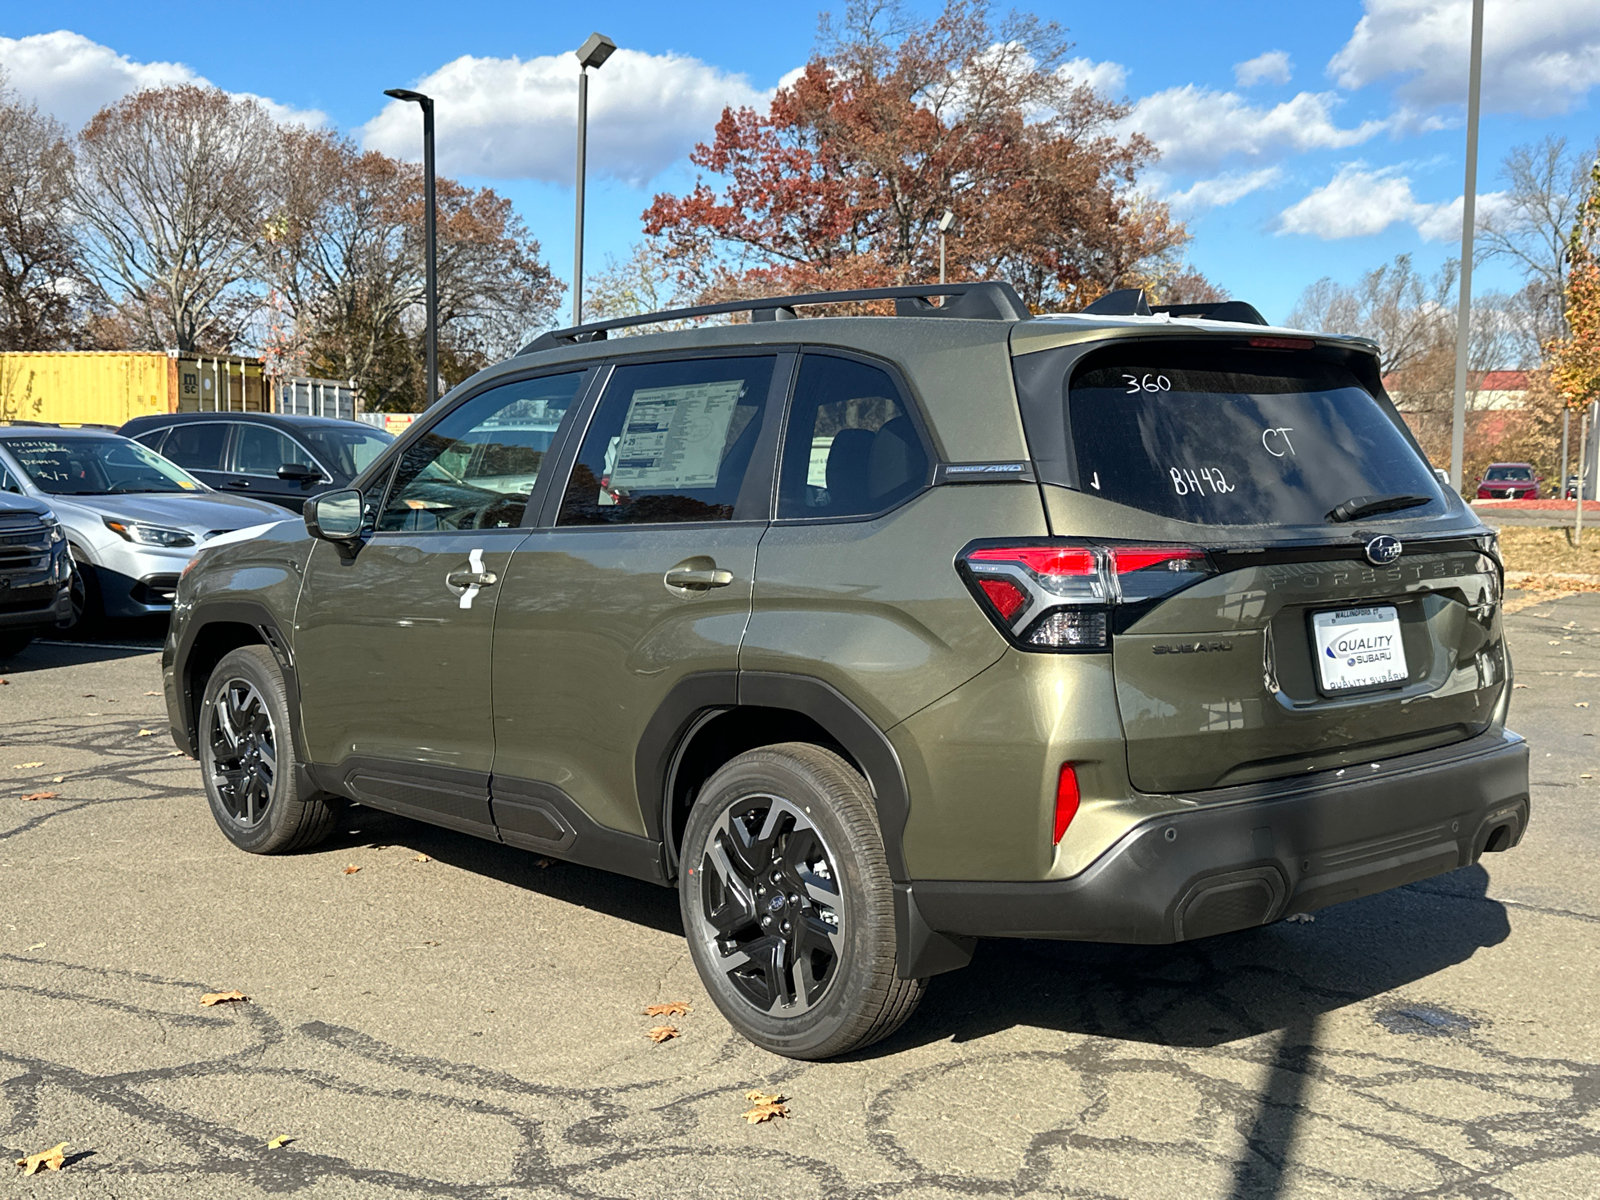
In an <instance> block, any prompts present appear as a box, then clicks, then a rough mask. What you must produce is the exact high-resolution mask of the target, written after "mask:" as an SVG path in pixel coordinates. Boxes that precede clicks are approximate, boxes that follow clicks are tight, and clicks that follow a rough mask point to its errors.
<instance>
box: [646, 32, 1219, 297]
mask: <svg viewBox="0 0 1600 1200" xmlns="http://www.w3.org/2000/svg"><path fill="white" fill-rule="evenodd" d="M1066 50H1067V43H1066V42H1065V40H1064V39H1063V38H1062V36H1061V32H1060V30H1059V29H1058V28H1057V27H1056V26H1055V25H1053V24H1048V23H1043V22H1040V21H1039V20H1038V19H1037V18H1034V17H1031V16H1015V15H1013V16H1011V17H1008V18H1006V19H1004V20H1002V21H999V22H998V23H997V22H996V21H995V20H993V19H992V17H991V7H990V5H989V4H987V3H986V2H984V0H948V2H947V4H946V7H945V9H944V11H943V12H942V13H941V14H940V15H939V16H938V17H937V18H935V19H933V20H931V21H922V20H917V19H913V18H911V17H908V16H907V15H906V14H905V13H904V12H903V11H902V10H901V9H900V8H899V7H898V6H896V5H894V4H892V3H868V2H862V0H858V2H857V3H854V4H852V5H851V6H850V7H849V9H848V11H847V14H846V17H845V19H844V22H843V23H842V25H841V26H839V27H837V28H836V27H833V26H831V25H829V24H828V23H827V22H824V25H823V30H822V36H821V38H820V40H819V47H818V51H817V53H816V55H815V56H814V57H813V58H812V60H811V61H810V62H809V63H808V64H807V66H806V68H805V70H804V72H803V74H801V76H800V77H799V78H798V79H796V80H795V81H794V82H793V83H792V84H790V85H789V86H788V87H785V88H781V89H780V90H779V91H778V93H777V95H776V96H775V97H774V98H773V100H772V103H771V106H770V108H769V110H768V111H767V112H765V113H758V112H756V111H754V110H751V109H738V110H735V109H728V110H725V111H724V112H723V115H722V118H721V120H720V121H719V122H718V123H717V127H716V130H715V135H714V137H713V139H712V140H711V141H710V142H709V143H703V144H701V145H699V146H697V147H696V148H695V150H694V152H693V154H692V155H691V160H692V161H693V162H694V164H695V165H696V166H698V167H700V168H701V169H702V170H703V171H704V172H706V174H707V175H709V176H711V177H712V179H713V181H714V182H707V181H706V179H705V177H702V178H701V179H700V180H699V181H697V182H696V184H695V186H694V188H693V189H692V190H691V191H690V192H689V193H688V194H687V195H682V196H674V195H660V196H657V197H656V198H655V201H654V203H653V204H652V205H651V206H650V208H649V209H648V210H647V211H646V212H645V214H644V220H645V231H646V233H647V234H649V235H651V236H652V237H654V238H655V239H657V240H658V241H659V242H660V243H662V244H663V245H664V248H665V253H666V254H667V255H668V256H669V257H670V258H672V259H674V260H676V261H678V262H679V263H682V264H688V265H689V270H691V271H692V272H694V273H697V274H698V275H699V280H698V282H700V283H701V284H702V285H704V284H711V285H712V286H713V287H716V286H717V285H718V284H720V286H721V288H722V289H723V290H737V291H754V290H761V289H766V290H779V289H781V290H791V289H792V290H806V289H810V288H813V287H837V286H874V285H888V284H898V283H907V282H927V281H929V280H936V279H937V278H938V222H939V219H940V217H941V216H942V215H943V214H944V212H945V211H946V209H948V210H950V211H951V212H952V213H954V214H955V218H956V223H955V226H954V228H953V230H952V231H951V234H950V236H949V239H948V258H949V270H950V277H951V278H952V279H973V278H977V279H982V278H1004V279H1009V280H1011V281H1012V282H1013V283H1015V284H1016V285H1017V287H1018V289H1019V290H1020V291H1021V292H1022V294H1023V296H1024V298H1025V299H1027V300H1028V302H1029V303H1031V304H1033V305H1035V306H1046V307H1053V306H1063V305H1065V306H1070V307H1078V306H1080V305H1081V304H1083V303H1085V302H1087V301H1089V300H1092V299H1094V298H1095V297H1096V296H1097V295H1099V294H1101V293H1103V292H1104V291H1106V290H1108V289H1111V288H1114V287H1120V286H1128V285H1133V284H1156V285H1159V284H1160V283H1161V282H1162V281H1163V280H1167V279H1175V278H1176V277H1177V276H1178V275H1179V274H1180V273H1181V269H1180V267H1179V264H1178V261H1177V260H1178V254H1179V252H1180V251H1181V249H1182V247H1183V246H1184V244H1185V243H1186V241H1187V240H1188V236H1187V234H1186V233H1185V231H1184V229H1183V227H1182V226H1181V225H1180V224H1177V223H1175V222H1174V221H1173V220H1172V218H1171V215H1170V213H1169V212H1168V211H1167V208H1166V206H1165V205H1163V204H1161V203H1159V202H1157V201H1154V200H1150V199H1148V198H1141V197H1140V196H1139V195H1137V194H1136V193H1135V192H1134V190H1133V184H1134V182H1135V179H1136V177H1137V175H1138V172H1139V171H1140V169H1141V168H1143V167H1144V166H1146V165H1147V164H1149V163H1150V162H1151V161H1153V160H1154V158H1155V156H1156V154H1155V149H1154V147H1153V146H1152V145H1151V144H1150V143H1149V142H1148V141H1147V140H1145V139H1144V138H1143V137H1140V136H1138V135H1134V136H1131V137H1128V138H1119V137H1117V136H1116V135H1115V133H1114V125H1115V123H1116V122H1117V121H1118V119H1119V118H1121V117H1123V116H1124V115H1125V114H1126V111H1127V110H1126V108H1125V107H1123V106H1121V105H1118V104H1115V103H1113V102H1111V101H1108V100H1106V99H1105V98H1103V97H1101V96H1100V95H1099V94H1098V93H1096V92H1095V91H1094V90H1093V89H1092V88H1090V87H1088V86H1086V85H1084V84H1082V83H1079V82H1077V81H1075V80H1073V79H1071V78H1070V77H1068V76H1067V75H1066V74H1065V73H1064V71H1063V67H1062V64H1063V62H1064V59H1065V53H1066ZM1201 284H1203V281H1196V280H1194V279H1193V278H1192V276H1191V277H1190V278H1189V279H1188V280H1187V282H1186V286H1188V287H1189V288H1190V289H1191V290H1194V289H1195V288H1196V287H1197V286H1199V285H1201Z"/></svg>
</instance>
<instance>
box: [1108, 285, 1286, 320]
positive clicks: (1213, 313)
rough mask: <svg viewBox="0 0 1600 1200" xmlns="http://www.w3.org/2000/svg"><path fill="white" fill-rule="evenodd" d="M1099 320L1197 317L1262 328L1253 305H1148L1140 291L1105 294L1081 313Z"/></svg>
mask: <svg viewBox="0 0 1600 1200" xmlns="http://www.w3.org/2000/svg"><path fill="white" fill-rule="evenodd" d="M1083 311H1084V312H1086V313H1089V314H1091V315H1094V316H1101V317H1153V316H1155V315H1156V314H1157V313H1166V314H1167V315H1168V316H1170V317H1199V318H1201V319H1203V320H1206V321H1234V322H1236V323H1238V324H1240V325H1265V324H1267V319H1266V318H1265V317H1263V316H1262V315H1261V314H1260V313H1259V312H1257V311H1256V306H1255V305H1253V304H1246V303H1245V302H1244V301H1243V300H1213V301H1210V302H1209V303H1206V304H1151V303H1150V302H1149V300H1148V299H1147V298H1146V296H1145V293H1144V289H1143V288H1118V289H1117V290H1116V291H1114V292H1107V293H1106V294H1105V295H1104V296H1101V297H1100V299H1098V300H1096V301H1095V302H1094V303H1093V304H1091V305H1089V307H1087V308H1085V309H1084V310H1083Z"/></svg>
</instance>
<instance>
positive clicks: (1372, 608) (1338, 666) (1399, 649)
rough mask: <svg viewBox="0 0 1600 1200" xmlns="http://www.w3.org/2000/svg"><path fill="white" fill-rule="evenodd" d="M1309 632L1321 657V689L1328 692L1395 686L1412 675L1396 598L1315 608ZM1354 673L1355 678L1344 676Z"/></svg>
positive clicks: (1349, 693) (1314, 651) (1336, 694)
mask: <svg viewBox="0 0 1600 1200" xmlns="http://www.w3.org/2000/svg"><path fill="white" fill-rule="evenodd" d="M1310 633H1311V649H1312V657H1314V658H1315V659H1316V661H1317V690H1318V691H1319V692H1321V693H1322V695H1324V696H1327V697H1330V698H1332V697H1341V696H1359V695H1365V694H1368V693H1372V692H1385V691H1393V690H1394V689H1395V688H1399V687H1404V686H1405V685H1406V683H1407V682H1408V681H1409V679H1410V665H1409V664H1408V663H1407V662H1406V649H1405V640H1404V638H1403V636H1402V633H1401V626H1400V610H1399V609H1398V608H1397V607H1396V606H1395V605H1393V604H1366V605H1360V606H1354V607H1349V608H1329V609H1322V610H1320V611H1317V612H1313V613H1312V614H1311V619H1310ZM1379 639H1386V640H1382V641H1379ZM1335 651H1337V653H1335ZM1373 676H1377V677H1376V678H1374V677H1373ZM1352 678H1354V679H1355V680H1356V682H1349V683H1346V682H1342V681H1343V680H1348V679H1352Z"/></svg>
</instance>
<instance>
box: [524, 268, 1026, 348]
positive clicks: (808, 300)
mask: <svg viewBox="0 0 1600 1200" xmlns="http://www.w3.org/2000/svg"><path fill="white" fill-rule="evenodd" d="M933 296H948V297H950V299H948V300H947V301H946V302H945V303H944V304H942V305H938V306H935V305H933V304H932V303H930V302H929V298H930V297H933ZM856 300H893V301H894V302H895V304H894V315H895V316H897V317H956V318H966V319H967V320H972V321H1026V320H1027V319H1028V318H1030V317H1031V316H1033V314H1032V313H1031V312H1029V311H1028V306H1027V305H1026V304H1025V303H1023V300H1022V297H1021V296H1019V295H1017V292H1016V289H1015V288H1013V287H1012V286H1011V285H1010V284H1009V283H1003V282H988V283H931V284H926V285H924V286H921V287H887V288H861V289H858V290H856V291H850V292H807V293H805V294H804V295H798V296H767V297H763V298H761V299H758V300H730V301H728V302H726V303H724V304H698V305H695V306H694V307H692V308H669V309H666V310H664V311H662V312H653V313H640V314H638V315H637V316H631V317H614V318H612V319H611V320H609V321H591V322H589V323H588V324H585V325H574V326H572V327H571V328H569V329H552V330H551V331H550V332H548V333H541V334H540V335H539V336H538V337H536V338H534V339H533V341H531V342H529V343H528V344H527V345H526V346H524V347H523V348H522V349H521V350H519V351H517V353H518V354H537V353H538V352H539V351H541V350H554V349H555V348H556V347H558V346H580V345H583V344H585V343H587V342H600V341H604V340H605V338H606V334H607V333H608V332H609V331H610V330H613V329H626V328H629V327H631V326H634V325H660V324H662V323H664V322H666V321H683V320H688V319H690V318H693V317H714V316H718V315H720V314H722V313H736V312H747V313H749V314H750V319H751V320H752V321H789V320H793V319H794V318H795V317H796V316H797V315H798V314H797V313H796V312H795V309H796V308H800V307H804V306H806V305H812V304H843V303H846V302H848V301H856Z"/></svg>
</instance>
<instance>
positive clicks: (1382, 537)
mask: <svg viewBox="0 0 1600 1200" xmlns="http://www.w3.org/2000/svg"><path fill="white" fill-rule="evenodd" d="M1400 549H1401V547H1400V539H1399V538H1397V537H1393V536H1391V535H1389V534H1387V533H1380V534H1379V535H1378V536H1377V537H1375V538H1373V539H1372V540H1371V541H1370V542H1368V543H1367V561H1368V562H1369V563H1371V564H1372V565H1373V566H1375V567H1387V566H1388V565H1389V564H1390V563H1392V562H1393V561H1394V560H1395V559H1397V558H1399V557H1400Z"/></svg>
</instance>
